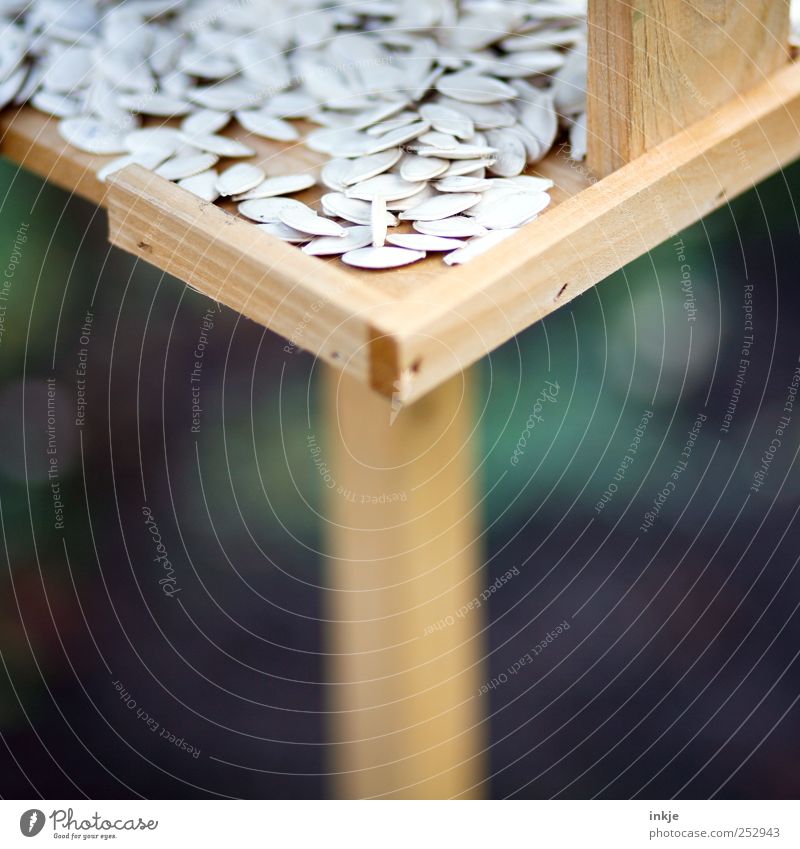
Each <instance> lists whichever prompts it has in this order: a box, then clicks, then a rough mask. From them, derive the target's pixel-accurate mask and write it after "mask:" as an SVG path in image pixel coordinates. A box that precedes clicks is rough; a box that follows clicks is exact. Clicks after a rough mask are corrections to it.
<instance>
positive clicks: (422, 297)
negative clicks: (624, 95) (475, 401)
mask: <svg viewBox="0 0 800 849" xmlns="http://www.w3.org/2000/svg"><path fill="white" fill-rule="evenodd" d="M798 156H800V65H798V64H791V65H788V66H786V67H784V68H782V69H781V70H780V71H778V72H776V73H775V74H774V75H772V77H770V79H769V80H768V81H767V82H765V83H763V84H761V85H760V86H757V87H756V88H753V89H751V90H750V91H748V92H747V93H746V94H744V95H743V96H742V97H740V98H737V99H736V100H734V101H731V102H729V103H727V104H726V105H724V106H722V107H720V108H719V109H717V110H716V111H714V112H712V113H711V114H710V115H708V116H707V117H706V118H704V119H703V120H701V121H699V122H697V123H696V124H694V125H692V126H691V127H689V128H688V129H686V130H684V131H682V132H680V133H678V134H677V135H675V136H673V137H672V138H670V139H668V140H667V141H665V142H662V143H661V144H660V145H658V146H657V147H656V148H654V149H653V150H651V151H649V152H648V153H646V154H644V155H642V156H640V157H639V158H638V159H636V160H635V161H634V162H632V163H630V164H629V165H626V166H624V167H623V168H621V169H619V170H618V171H615V172H614V173H613V174H610V175H609V176H608V177H605V178H604V179H602V180H599V181H597V182H595V183H594V184H593V185H591V186H589V187H588V188H586V189H584V190H583V191H582V192H580V193H579V194H578V195H576V196H574V197H572V198H570V199H569V200H566V201H564V202H563V203H562V204H559V205H558V206H557V207H556V208H555V209H553V210H551V211H550V212H547V213H545V214H544V215H542V216H541V218H539V219H538V220H537V221H534V222H533V223H531V224H529V225H528V226H527V227H525V228H524V229H523V230H522V231H521V232H519V233H517V234H516V235H515V236H513V237H512V238H510V239H508V240H507V241H506V242H503V243H502V244H501V245H500V246H499V247H497V248H495V249H494V250H492V251H491V252H490V253H487V254H485V255H484V256H482V257H480V258H478V259H475V260H473V261H472V262H471V263H469V264H468V265H465V266H462V267H460V268H457V269H452V270H450V271H449V272H448V273H447V274H444V275H441V276H440V277H438V278H437V279H436V280H434V281H431V283H429V285H428V286H426V287H425V288H424V289H422V290H420V291H419V292H418V293H415V294H412V295H409V296H408V297H407V298H405V299H404V300H403V301H402V302H400V303H393V304H391V305H387V308H386V310H385V312H382V313H381V314H380V315H379V316H378V317H377V320H376V326H377V328H378V329H379V330H381V331H382V332H384V333H386V334H387V335H391V337H392V339H393V343H394V344H393V345H392V346H391V347H390V348H388V347H387V346H384V350H389V351H390V352H391V355H392V357H393V361H394V366H393V368H394V370H395V372H396V373H397V375H398V377H397V379H399V378H400V376H401V375H405V377H406V378H407V379H406V382H405V385H404V390H405V396H404V397H405V398H406V399H407V400H413V399H415V398H418V397H419V396H421V395H423V394H424V393H426V392H428V391H430V390H431V389H432V388H433V387H435V386H437V385H439V384H440V383H442V382H443V381H444V380H446V379H447V378H448V377H450V376H452V375H453V374H455V373H456V372H457V371H459V370H461V369H463V368H466V367H467V366H469V365H471V364H472V363H474V362H475V361H477V360H478V359H480V358H481V357H482V356H484V355H485V354H487V353H488V352H490V351H492V350H493V349H495V348H497V347H498V346H499V345H501V344H502V343H504V342H506V341H507V340H508V339H510V338H512V337H513V336H514V335H516V334H517V333H519V332H521V331H522V330H525V329H526V328H528V327H530V326H531V325H532V324H534V323H536V322H537V321H539V320H541V319H542V318H544V317H545V316H547V315H548V314H549V313H551V312H553V311H554V310H556V309H558V308H560V307H562V306H564V304H566V303H568V302H569V301H571V300H572V299H573V298H575V297H577V296H578V295H580V294H582V293H583V292H585V291H586V290H587V289H589V288H590V287H592V286H594V285H596V284H597V283H599V282H600V281H601V280H603V279H604V278H606V277H607V276H608V275H609V274H612V273H613V272H614V271H617V270H618V269H620V268H622V267H623V266H624V265H626V264H627V263H628V262H631V261H632V260H634V259H636V258H637V257H639V256H641V255H642V254H644V253H646V252H647V251H649V250H651V249H652V248H654V247H655V246H656V245H658V244H660V243H661V242H663V241H664V240H666V239H667V238H669V237H670V236H672V235H674V234H675V233H677V232H679V231H680V230H681V229H682V228H684V227H688V226H689V225H691V224H693V223H694V222H696V221H698V220H699V219H701V218H702V217H704V216H705V215H707V214H708V213H710V212H712V211H713V210H714V209H717V208H718V207H720V206H722V205H724V204H725V203H727V202H728V201H730V200H731V199H732V198H734V197H736V196H737V195H739V194H741V193H742V192H744V191H746V190H747V189H750V188H752V187H753V186H754V185H756V184H757V183H759V182H761V181H762V180H764V179H765V178H767V177H769V176H770V175H771V174H773V173H775V172H776V171H778V170H779V169H780V168H782V167H783V166H785V165H787V164H788V163H790V162H791V161H792V160H794V159H796V158H797V157H798ZM385 388H386V387H384V390H385Z"/></svg>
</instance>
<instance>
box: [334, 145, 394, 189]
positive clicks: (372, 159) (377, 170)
mask: <svg viewBox="0 0 800 849" xmlns="http://www.w3.org/2000/svg"><path fill="white" fill-rule="evenodd" d="M402 155H403V151H402V150H401V149H400V148H399V147H391V148H389V149H388V150H383V151H381V152H380V153H374V154H372V155H371V156H362V157H360V158H359V159H351V160H344V161H347V162H349V163H350V170H349V171H348V173H347V177H346V179H345V183H344V184H345V186H354V185H355V184H356V183H363V182H364V180H369V179H371V178H372V177H377V176H378V175H379V174H383V173H384V172H386V171H388V170H389V169H390V168H391V167H392V166H394V165H396V164H397V162H399V160H400V157H401V156H402ZM339 161H341V160H339Z"/></svg>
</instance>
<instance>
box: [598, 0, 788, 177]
mask: <svg viewBox="0 0 800 849" xmlns="http://www.w3.org/2000/svg"><path fill="white" fill-rule="evenodd" d="M788 43H789V0H702V2H697V0H648V2H643V0H590V3H589V157H588V161H589V166H590V169H591V170H592V172H593V173H594V174H596V175H597V176H600V177H604V176H606V175H607V174H610V173H611V172H612V171H615V170H616V169H617V168H619V167H620V166H621V165H624V164H625V163H627V162H631V161H632V160H634V159H636V158H637V157H638V156H641V154H643V153H644V152H645V151H648V150H651V149H652V148H653V147H655V146H656V145H657V144H659V143H660V142H662V141H664V140H665V139H667V138H669V137H670V136H672V135H674V134H675V133H676V132H678V131H679V130H682V129H685V128H686V127H688V126H689V125H690V124H692V123H694V122H695V121H699V120H700V119H702V118H703V117H705V116H706V115H707V114H708V113H709V112H710V111H711V110H713V109H715V108H716V107H717V106H719V105H721V104H722V103H725V102H726V101H727V100H730V99H731V98H732V97H738V96H739V95H740V94H742V93H743V92H745V91H747V90H748V89H749V88H750V87H752V86H753V85H756V84H758V83H761V82H764V80H766V79H767V77H768V76H769V75H770V74H771V73H772V72H773V71H775V70H777V69H778V68H779V67H780V66H781V65H783V64H785V63H786V62H787V61H788V60H789V48H788Z"/></svg>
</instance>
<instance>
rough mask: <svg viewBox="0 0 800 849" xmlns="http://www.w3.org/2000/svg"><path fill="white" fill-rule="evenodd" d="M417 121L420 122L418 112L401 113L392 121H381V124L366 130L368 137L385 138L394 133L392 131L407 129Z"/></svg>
mask: <svg viewBox="0 0 800 849" xmlns="http://www.w3.org/2000/svg"><path fill="white" fill-rule="evenodd" d="M415 121H419V115H417V113H416V112H401V113H400V114H399V115H397V116H395V117H394V118H392V119H391V120H390V121H381V123H380V124H374V125H373V126H372V127H369V128H368V129H367V130H366V133H367V135H368V136H383V135H386V133H390V132H392V130H399V129H400V128H401V127H407V126H408V125H409V124H413V123H414V122H415Z"/></svg>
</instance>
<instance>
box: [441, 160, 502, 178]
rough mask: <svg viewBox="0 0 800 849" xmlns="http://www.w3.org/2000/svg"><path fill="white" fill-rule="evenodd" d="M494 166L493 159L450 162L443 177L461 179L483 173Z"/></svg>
mask: <svg viewBox="0 0 800 849" xmlns="http://www.w3.org/2000/svg"><path fill="white" fill-rule="evenodd" d="M491 165H494V159H491V158H489V159H463V160H461V161H455V162H452V163H451V165H450V167H449V168H448V169H447V171H445V172H444V174H443V175H442V176H443V177H445V178H446V177H463V176H464V175H465V174H474V173H476V172H481V173H484V172H485V169H486V168H488V167H489V166H491Z"/></svg>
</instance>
